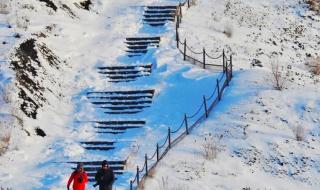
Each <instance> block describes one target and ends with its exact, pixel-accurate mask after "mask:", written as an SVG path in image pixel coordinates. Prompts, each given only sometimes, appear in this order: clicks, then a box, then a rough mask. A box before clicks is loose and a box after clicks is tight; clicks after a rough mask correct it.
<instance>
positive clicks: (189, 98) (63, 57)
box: [0, 0, 320, 190]
mask: <svg viewBox="0 0 320 190" xmlns="http://www.w3.org/2000/svg"><path fill="white" fill-rule="evenodd" d="M50 2H51V3H50ZM81 2H83V1H81V0H73V1H59V0H51V1H47V0H46V1H39V0H25V1H16V0H14V1H11V2H10V5H9V7H10V10H11V11H10V12H9V14H7V15H1V17H0V18H1V23H2V22H4V23H6V22H8V23H9V24H10V25H11V26H12V29H10V30H8V29H6V27H5V26H4V27H3V28H2V25H0V26H1V28H0V29H3V30H1V34H2V32H3V33H4V36H3V37H1V38H3V39H1V40H6V41H8V42H9V43H8V44H7V46H2V47H1V55H4V56H3V57H4V64H3V62H1V73H0V76H1V77H0V81H1V89H2V88H4V87H2V86H4V85H3V84H10V85H9V87H10V88H9V89H10V91H11V97H12V99H13V101H12V102H13V103H12V102H11V104H8V103H5V102H3V101H1V103H0V104H1V111H0V113H1V114H2V115H3V114H5V117H8V116H7V115H8V114H7V113H8V112H9V113H10V114H11V113H16V114H17V115H18V116H19V117H20V118H22V119H23V129H24V130H21V125H19V122H18V121H16V119H15V118H14V117H13V118H12V116H10V117H9V120H10V121H12V122H14V126H16V127H13V128H12V132H11V144H10V147H9V150H8V152H7V153H6V154H4V155H3V156H1V157H0V166H1V167H0V187H3V188H12V189H21V187H24V189H41V190H42V189H65V186H66V181H67V178H68V177H69V174H70V173H71V172H72V166H73V165H71V164H66V162H67V161H88V160H95V161H96V160H102V159H108V160H124V159H127V165H126V168H125V173H124V174H123V175H121V176H119V178H118V180H117V181H116V184H115V186H116V188H117V189H127V188H128V181H129V180H130V179H131V178H132V177H133V176H134V174H135V169H136V165H137V164H139V165H141V163H142V161H143V159H144V154H145V153H148V154H150V153H151V152H153V151H154V148H155V144H156V143H157V142H159V141H163V140H164V139H163V138H164V137H165V135H164V134H165V133H166V132H167V128H168V127H173V128H175V126H176V127H177V126H178V125H179V124H180V123H181V120H182V117H183V115H184V113H187V114H191V113H193V112H194V111H195V109H196V108H198V106H199V105H200V104H201V100H202V96H203V95H208V94H210V93H211V92H212V90H213V88H212V87H213V86H214V84H215V79H216V77H217V75H218V73H216V72H212V71H208V70H203V69H201V68H199V67H197V66H192V65H191V64H189V63H187V62H184V61H183V60H182V56H181V55H180V53H179V52H178V50H177V49H176V48H175V31H174V30H175V24H174V23H168V24H167V25H166V26H165V27H162V28H160V29H155V28H152V27H149V26H147V25H145V24H144V23H143V21H142V18H143V17H142V15H143V12H144V8H143V7H142V6H145V5H177V3H178V2H179V1H177V0H163V1H158V0H143V1H138V0H119V1H115V2H111V1H102V0H94V1H92V3H93V4H92V5H90V11H88V10H86V9H83V7H81ZM228 2H229V3H228ZM74 3H76V4H74ZM52 4H53V5H52ZM183 13H184V17H183V23H182V25H181V28H180V32H181V35H182V36H181V39H183V38H187V39H188V44H189V45H191V46H192V47H194V48H195V49H196V50H197V49H199V50H201V49H202V47H205V48H206V50H207V51H208V52H210V53H211V54H212V55H214V54H219V52H221V51H222V49H223V48H224V49H226V50H227V53H233V55H234V64H235V68H236V71H235V78H234V80H233V82H232V84H231V85H230V88H229V89H228V91H227V93H226V95H225V96H224V97H223V101H222V102H221V104H219V106H218V107H217V108H216V110H217V111H215V112H214V113H213V114H212V115H211V118H210V120H209V121H208V122H207V123H205V124H203V126H202V127H200V128H199V130H196V131H194V133H193V134H192V135H191V136H190V138H189V137H188V138H187V139H186V140H185V141H184V142H182V143H181V144H182V145H181V146H178V147H176V149H174V151H173V152H171V153H169V155H168V159H165V160H163V164H162V167H160V168H159V170H156V171H158V172H156V174H155V177H154V180H150V181H149V180H147V184H146V188H148V189H156V188H158V187H157V186H158V184H157V183H159V181H161V178H162V177H165V176H168V175H169V174H170V175H169V177H170V178H171V176H174V177H173V178H174V180H168V183H169V184H173V186H175V184H176V185H178V186H179V185H184V186H186V187H185V188H186V189H188V188H189V189H195V188H196V187H197V188H198V187H199V186H201V187H202V188H203V189H205V188H207V189H218V188H221V189H238V188H240V187H241V188H245V187H251V188H253V189H257V188H267V189H270V188H271V189H284V187H285V188H287V187H290V188H289V189H294V188H299V187H301V188H303V189H318V188H319V184H318V182H317V180H316V179H317V178H319V167H320V166H319V164H318V163H320V162H319V161H320V160H319V159H320V158H319V154H317V152H319V151H318V149H319V106H320V105H319V91H318V89H319V83H318V82H317V81H318V80H319V79H318V78H317V76H312V75H311V74H310V72H309V70H308V68H307V67H305V65H304V63H305V61H306V58H307V57H310V56H311V57H316V56H317V55H318V50H319V48H318V45H319V34H318V33H319V32H318V31H319V28H320V26H319V25H320V24H319V16H315V15H314V13H313V12H311V11H308V9H307V7H306V5H304V4H299V3H298V1H296V0H292V1H286V2H278V1H272V0H263V1H258V2H257V1H240V0H238V1H209V0H203V1H200V0H198V1H197V3H196V6H192V7H191V8H190V9H189V10H186V9H184V10H183ZM2 20H3V21H2ZM228 27H229V28H231V29H232V36H231V37H230V38H229V37H227V36H226V35H225V34H224V33H223V31H225V30H226V29H227V28H228ZM284 28H285V29H284ZM15 33H19V34H20V35H21V38H12V37H10V36H12V35H14V34H15ZM141 36H144V37H145V36H161V42H160V45H159V47H158V48H154V49H152V50H149V51H148V53H147V54H146V55H145V56H142V57H140V58H139V59H135V58H133V59H131V58H128V56H126V53H125V51H126V48H127V47H126V44H125V43H124V41H125V38H127V37H141ZM26 42H28V43H26ZM21 44H26V46H28V47H34V48H32V49H33V51H30V52H31V53H32V52H36V54H30V55H29V56H27V58H26V59H24V57H22V58H21V57H19V55H20V54H17V52H19V47H21ZM30 44H31V45H30ZM22 47H24V46H22ZM27 49H28V48H27ZM20 52H27V53H28V50H27V51H20ZM30 52H29V53H30ZM279 54H282V55H283V56H279V57H277V56H274V55H279ZM22 55H24V54H22ZM31 55H32V56H31ZM32 58H34V59H32ZM253 59H257V60H260V61H261V62H262V65H263V67H262V68H256V67H254V68H252V65H251V63H252V60H253ZM273 59H275V60H280V61H281V64H284V65H285V67H284V68H289V73H290V80H288V82H287V84H286V87H287V88H286V89H285V90H283V91H275V90H274V88H273V86H272V82H271V78H270V74H271V73H270V64H269V63H270V62H271V60H273ZM24 60H27V61H26V62H25V64H26V65H27V67H28V68H29V66H30V69H31V71H30V72H29V70H27V71H28V72H29V73H27V74H28V77H29V78H30V79H31V81H33V82H36V83H37V85H34V86H38V87H39V89H40V90H36V91H34V92H32V89H34V88H28V85H21V81H24V80H20V83H19V76H20V77H21V76H24V75H17V73H18V72H17V70H18V69H16V70H15V71H13V70H12V69H10V67H11V68H12V61H17V62H18V63H20V62H23V61H24ZM135 64H153V66H152V74H151V75H150V76H148V77H141V78H139V79H137V80H136V81H134V82H130V83H111V82H107V80H106V79H105V78H103V77H101V76H100V75H99V74H98V72H97V68H98V67H102V66H114V65H135ZM39 65H40V66H39ZM288 65H290V66H289V67H288ZM34 70H35V73H36V74H34V75H33V73H32V71H34ZM19 71H21V73H24V71H25V70H24V69H20V70H19ZM12 84H15V85H13V86H14V87H12ZM22 84H24V83H22ZM6 88H8V87H6ZM21 89H23V90H24V91H26V92H27V95H28V96H27V97H30V98H31V99H33V100H36V101H35V102H36V104H37V105H38V106H39V107H38V108H37V109H36V116H35V117H33V115H32V114H30V115H29V117H28V113H30V112H34V110H35V109H33V108H34V106H30V104H28V105H29V106H26V108H28V109H25V111H22V110H21V109H18V110H17V109H16V108H19V107H20V106H21V105H23V101H25V100H26V99H27V98H21V97H19V96H18V93H19V90H20V91H21ZM30 89H31V90H30ZM143 89H153V90H155V94H154V96H153V99H152V104H151V106H150V107H148V108H146V109H144V111H143V112H140V113H137V114H134V115H126V114H124V115H118V116H115V115H108V114H107V115H106V114H104V113H103V111H102V110H101V109H97V107H95V106H94V105H92V103H90V101H89V100H88V98H87V92H92V91H121V90H123V91H129V90H143ZM306 92H307V93H306ZM301 94H303V95H304V96H301ZM27 100H28V99H27ZM12 110H13V111H12ZM10 114H9V115H10ZM121 119H131V120H145V121H147V122H146V125H145V126H144V127H143V128H139V129H134V130H128V131H127V132H125V133H124V134H120V135H110V134H107V135H106V134H98V133H96V130H95V128H94V125H93V124H92V121H97V120H121ZM297 125H303V126H304V128H305V130H306V138H305V140H304V141H302V142H297V141H296V140H295V138H294V135H293V132H292V129H293V128H294V127H296V126H297ZM245 126H248V127H245ZM36 128H40V129H41V130H43V131H44V132H45V133H46V136H45V137H41V136H38V135H36V130H35V129H36ZM244 128H246V130H247V135H246V136H244V135H243V130H244ZM2 132H3V130H2V129H1V133H2ZM209 133H210V134H212V135H213V136H215V140H216V141H217V145H218V147H219V153H218V157H217V159H215V160H214V161H207V160H204V159H203V158H202V156H201V146H202V144H203V136H204V135H206V134H209ZM221 135H222V137H221ZM220 137H221V138H220ZM219 139H220V140H219ZM94 140H105V141H115V142H116V148H115V149H114V150H112V151H107V152H101V151H88V150H85V149H84V148H83V147H82V146H81V144H80V142H82V141H94ZM171 158H172V159H171ZM177 158H180V159H177ZM185 158H188V159H185ZM189 158H190V159H189ZM193 160H195V161H193ZM173 166H174V168H173ZM193 166H195V167H193ZM190 167H191V169H189V168H190ZM186 168H187V169H186ZM168 171H169V172H168ZM177 171H178V172H177ZM188 171H192V172H194V174H190V172H188ZM252 172H253V173H252ZM168 173H169V174H168ZM257 175H259V181H258V180H254V179H255V178H253V177H255V176H257ZM252 178H253V179H252ZM194 179H197V180H194ZM212 179H216V180H212ZM231 180H232V181H233V180H235V181H237V183H233V184H232V183H230V181H231ZM265 181H268V183H265ZM269 181H270V182H269ZM274 181H276V182H274ZM265 184H267V185H265ZM269 184H270V185H269ZM295 185H296V186H295ZM90 188H91V187H90Z"/></svg>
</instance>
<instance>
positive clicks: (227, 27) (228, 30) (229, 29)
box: [223, 23, 233, 38]
mask: <svg viewBox="0 0 320 190" xmlns="http://www.w3.org/2000/svg"><path fill="white" fill-rule="evenodd" d="M223 33H224V34H225V35H226V36H227V37H228V38H231V37H232V33H233V28H232V25H231V24H230V23H226V24H225V26H224V30H223Z"/></svg>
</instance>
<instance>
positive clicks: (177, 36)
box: [176, 23, 179, 49]
mask: <svg viewBox="0 0 320 190" xmlns="http://www.w3.org/2000/svg"><path fill="white" fill-rule="evenodd" d="M176 40H177V48H178V49H179V31H178V23H177V24H176Z"/></svg>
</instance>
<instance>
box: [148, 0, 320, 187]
mask: <svg viewBox="0 0 320 190" xmlns="http://www.w3.org/2000/svg"><path fill="white" fill-rule="evenodd" d="M181 30H182V32H184V36H185V37H186V38H187V39H189V45H193V47H202V46H204V47H207V48H211V47H213V49H214V50H215V51H217V52H218V51H219V50H221V49H223V48H225V49H228V50H230V51H231V52H232V53H233V54H234V67H236V71H235V72H234V78H233V80H232V82H231V86H230V87H229V88H228V89H227V92H226V93H225V95H224V97H223V100H222V102H220V104H219V105H218V106H217V108H216V109H215V110H214V112H213V113H212V114H211V115H210V117H209V119H208V121H207V122H205V123H203V124H202V125H201V126H200V127H199V128H197V129H196V130H194V131H193V133H192V134H191V135H190V136H188V137H187V138H186V139H185V140H183V141H182V142H181V143H180V144H178V145H177V146H176V147H174V148H173V150H172V151H171V152H169V154H168V156H167V157H165V158H164V159H163V161H161V162H160V164H159V166H158V167H157V168H156V169H155V171H153V172H152V174H151V177H149V178H147V180H146V181H145V184H144V189H190V190H193V189H208V190H209V189H210V190H211V189H246V190H247V189H313V190H315V189H319V188H320V183H319V180H318V179H319V177H320V165H319V163H320V155H319V147H320V138H319V137H320V136H319V134H320V133H319V132H320V120H319V119H320V115H319V109H320V96H319V76H316V75H314V74H313V72H312V68H310V67H309V66H308V64H310V63H312V60H313V59H316V58H317V57H319V44H320V36H319V31H320V17H319V15H317V14H316V13H315V12H313V11H310V10H309V7H308V5H307V4H305V3H303V2H301V1H295V0H292V1H272V0H262V1H245V0H236V1H209V0H208V1H206V0H203V1H197V5H196V6H194V7H192V8H190V9H189V10H187V11H185V15H184V18H183V22H182V25H181ZM181 38H182V37H181ZM199 50H200V49H199ZM277 64H279V72H281V73H282V76H283V81H285V83H284V85H283V89H282V90H281V91H279V90H275V88H274V87H275V86H274V85H275V82H274V81H273V79H274V77H273V73H272V70H273V69H272V68H274V67H273V66H274V65H277ZM318 64H319V63H318Z"/></svg>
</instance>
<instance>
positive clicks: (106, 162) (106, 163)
mask: <svg viewBox="0 0 320 190" xmlns="http://www.w3.org/2000/svg"><path fill="white" fill-rule="evenodd" d="M101 165H102V166H105V165H109V164H108V161H107V160H103V161H102V164H101Z"/></svg>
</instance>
